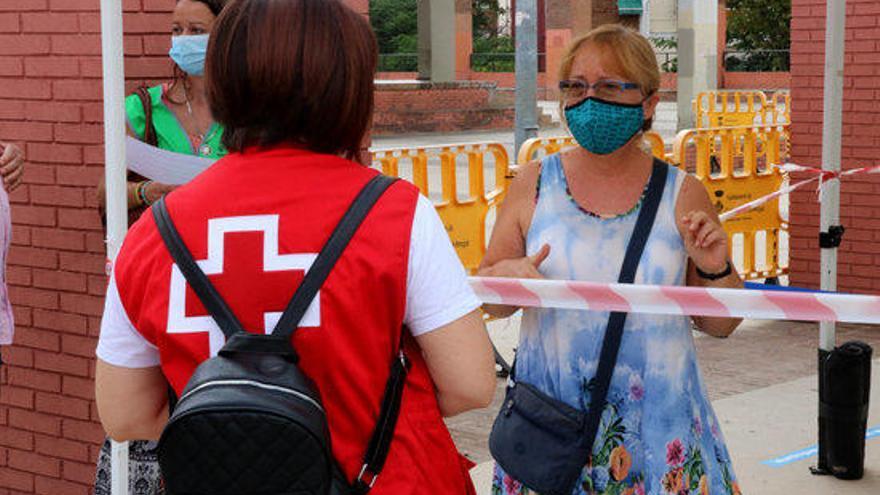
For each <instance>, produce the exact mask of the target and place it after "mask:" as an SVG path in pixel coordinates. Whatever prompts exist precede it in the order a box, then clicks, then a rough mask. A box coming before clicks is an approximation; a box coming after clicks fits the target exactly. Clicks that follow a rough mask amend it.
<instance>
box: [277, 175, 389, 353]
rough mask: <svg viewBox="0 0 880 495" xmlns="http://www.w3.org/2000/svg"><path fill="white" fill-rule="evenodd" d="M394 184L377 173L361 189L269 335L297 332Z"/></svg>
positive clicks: (386, 177)
mask: <svg viewBox="0 0 880 495" xmlns="http://www.w3.org/2000/svg"><path fill="white" fill-rule="evenodd" d="M396 181H397V179H395V178H392V177H388V176H386V175H382V174H379V175H377V176H375V177H373V179H372V180H370V182H368V183H367V185H366V186H365V187H364V188H363V189H362V190H361V192H360V193H359V194H358V195H357V197H356V198H355V200H354V202H353V203H352V204H351V206H350V207H349V208H348V211H347V212H345V216H343V217H342V220H341V221H340V222H339V225H337V226H336V230H334V231H333V234H331V235H330V240H329V241H327V243H326V244H325V245H324V247H323V248H322V249H321V252H320V253H319V254H318V257H317V259H315V262H314V263H312V267H311V268H309V271H308V273H307V274H306V276H305V278H304V279H303V281H302V283H301V284H300V285H299V287H298V288H297V289H296V293H294V295H293V299H291V300H290V303H289V304H288V305H287V309H285V310H284V314H282V315H281V318H280V319H279V320H278V324H277V325H275V329H274V330H273V331H272V335H277V336H281V337H289V336H290V335H292V334H293V332H295V331H296V329H297V327H299V322H300V321H301V320H302V317H303V315H305V313H306V310H308V309H309V306H310V305H311V304H312V301H313V300H314V299H315V296H316V295H317V294H318V290H319V289H320V288H321V286H322V285H324V281H325V280H327V277H328V276H329V275H330V271H331V270H332V269H333V266H334V265H336V262H337V261H338V260H339V257H340V256H342V252H343V251H344V250H345V247H346V246H348V243H349V241H351V238H352V237H354V234H355V232H357V229H358V227H360V225H361V223H363V221H364V219H365V218H366V217H367V214H368V213H369V212H370V210H371V209H372V208H373V205H374V204H376V201H378V200H379V197H381V196H382V194H383V193H385V191H386V190H387V189H388V188H389V187H390V186H391V184H394V182H396Z"/></svg>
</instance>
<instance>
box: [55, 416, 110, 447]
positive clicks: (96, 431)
mask: <svg viewBox="0 0 880 495" xmlns="http://www.w3.org/2000/svg"><path fill="white" fill-rule="evenodd" d="M62 431H63V436H64V438H67V439H69V440H81V441H83V442H90V443H98V442H100V441H103V440H104V429H103V428H102V427H101V425H100V424H97V423H94V422H91V421H80V420H76V419H65V420H64V424H63V426H62Z"/></svg>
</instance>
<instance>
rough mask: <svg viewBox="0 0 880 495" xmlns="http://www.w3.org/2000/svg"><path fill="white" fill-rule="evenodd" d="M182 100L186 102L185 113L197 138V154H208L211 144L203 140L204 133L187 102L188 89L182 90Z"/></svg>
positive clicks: (190, 105)
mask: <svg viewBox="0 0 880 495" xmlns="http://www.w3.org/2000/svg"><path fill="white" fill-rule="evenodd" d="M183 97H184V101H185V102H186V113H188V114H189V119H190V121H191V122H192V123H193V125H194V126H195V128H196V135H197V136H198V138H199V155H201V156H208V155H210V154H211V151H213V150H212V149H211V146H210V145H209V144H208V143H206V142H205V133H203V132H202V130H201V129H200V128H199V123H198V121H197V120H196V117H195V114H194V113H193V109H192V104H191V103H190V102H189V91H187V90H186V89H185V88H184V90H183Z"/></svg>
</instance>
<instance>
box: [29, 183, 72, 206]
mask: <svg viewBox="0 0 880 495" xmlns="http://www.w3.org/2000/svg"><path fill="white" fill-rule="evenodd" d="M31 197H32V199H33V203H34V204H36V205H46V206H70V207H80V208H81V207H82V206H84V205H85V199H84V198H85V196H84V191H83V190H82V188H79V187H61V186H37V185H34V186H31Z"/></svg>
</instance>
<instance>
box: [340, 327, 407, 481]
mask: <svg viewBox="0 0 880 495" xmlns="http://www.w3.org/2000/svg"><path fill="white" fill-rule="evenodd" d="M406 331H407V330H406V328H404V329H402V330H401V332H406ZM409 367H410V362H409V359H408V358H407V357H406V354H405V353H404V352H403V333H401V336H400V348H399V349H398V352H397V356H396V358H395V359H394V362H393V363H392V364H391V374H390V375H389V376H388V382H387V383H386V384H385V394H384V395H383V396H382V408H381V409H380V410H379V418H378V420H377V421H376V427H375V429H374V430H373V435H372V436H371V437H370V443H369V444H368V445H367V450H366V452H365V453H364V463H363V466H362V467H361V470H360V472H359V473H358V475H357V478H355V480H354V482H353V483H352V487H351V488H352V492H353V493H354V494H355V495H364V494H366V493H367V492H369V491H370V489H371V488H373V485H374V484H376V479H377V478H378V477H379V473H381V472H382V468H383V467H385V460H386V459H388V452H389V451H390V450H391V441H392V440H393V439H394V430H395V428H396V427H397V418H398V417H399V416H400V404H401V401H402V399H403V389H404V386H405V384H406V376H407V374H408V373H409Z"/></svg>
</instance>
